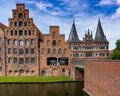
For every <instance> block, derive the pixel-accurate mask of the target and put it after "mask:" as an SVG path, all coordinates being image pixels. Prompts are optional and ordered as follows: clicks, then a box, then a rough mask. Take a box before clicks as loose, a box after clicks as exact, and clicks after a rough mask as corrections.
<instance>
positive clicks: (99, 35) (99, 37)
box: [94, 19, 107, 41]
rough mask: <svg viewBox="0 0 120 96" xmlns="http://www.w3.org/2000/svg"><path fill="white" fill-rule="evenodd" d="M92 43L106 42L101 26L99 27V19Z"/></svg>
mask: <svg viewBox="0 0 120 96" xmlns="http://www.w3.org/2000/svg"><path fill="white" fill-rule="evenodd" d="M94 41H107V39H106V36H105V35H104V32H103V29H102V26H101V22H100V19H99V21H98V25H97V30H96V34H95V39H94Z"/></svg>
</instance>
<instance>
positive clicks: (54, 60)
mask: <svg viewBox="0 0 120 96" xmlns="http://www.w3.org/2000/svg"><path fill="white" fill-rule="evenodd" d="M47 65H57V58H55V57H49V58H47Z"/></svg>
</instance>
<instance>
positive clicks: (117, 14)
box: [111, 7, 120, 19]
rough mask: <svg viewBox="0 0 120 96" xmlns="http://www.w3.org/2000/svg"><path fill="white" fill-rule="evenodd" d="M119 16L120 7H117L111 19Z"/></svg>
mask: <svg viewBox="0 0 120 96" xmlns="http://www.w3.org/2000/svg"><path fill="white" fill-rule="evenodd" d="M118 18H120V7H119V8H118V9H116V12H115V13H114V14H112V16H111V19H118Z"/></svg>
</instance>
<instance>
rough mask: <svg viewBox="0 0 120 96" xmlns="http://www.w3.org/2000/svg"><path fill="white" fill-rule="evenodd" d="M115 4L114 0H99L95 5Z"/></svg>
mask: <svg viewBox="0 0 120 96" xmlns="http://www.w3.org/2000/svg"><path fill="white" fill-rule="evenodd" d="M113 4H116V0H101V1H100V2H99V3H98V4H97V5H98V6H103V5H113Z"/></svg>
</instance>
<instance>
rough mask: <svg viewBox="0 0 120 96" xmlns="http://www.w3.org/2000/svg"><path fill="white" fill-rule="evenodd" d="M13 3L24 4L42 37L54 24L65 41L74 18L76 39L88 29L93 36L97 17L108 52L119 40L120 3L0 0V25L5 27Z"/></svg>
mask: <svg viewBox="0 0 120 96" xmlns="http://www.w3.org/2000/svg"><path fill="white" fill-rule="evenodd" d="M17 3H24V4H25V8H26V9H29V15H30V18H33V21H34V23H35V24H36V26H37V27H38V28H39V30H40V31H41V32H42V33H43V34H48V33H49V26H51V25H55V26H59V27H60V33H61V34H65V39H66V40H67V39H68V36H69V33H70V30H71V26H72V23H73V19H75V24H76V29H77V33H78V36H79V39H80V40H82V38H83V37H84V35H85V31H87V30H88V29H90V30H91V31H92V33H93V37H95V33H96V29H97V23H98V19H99V18H100V20H101V23H102V28H103V31H104V33H105V35H106V38H107V40H108V41H109V49H110V50H112V49H114V48H115V42H116V40H118V39H120V0H0V22H2V23H3V24H5V25H7V26H8V18H11V17H12V9H16V4H17Z"/></svg>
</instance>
